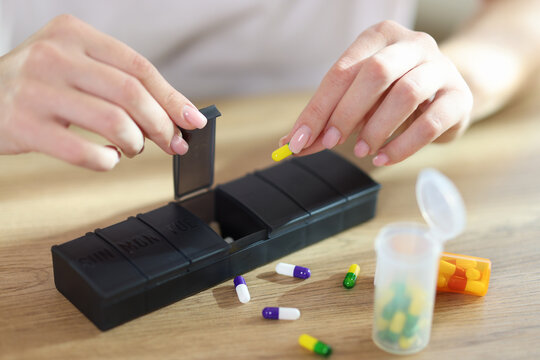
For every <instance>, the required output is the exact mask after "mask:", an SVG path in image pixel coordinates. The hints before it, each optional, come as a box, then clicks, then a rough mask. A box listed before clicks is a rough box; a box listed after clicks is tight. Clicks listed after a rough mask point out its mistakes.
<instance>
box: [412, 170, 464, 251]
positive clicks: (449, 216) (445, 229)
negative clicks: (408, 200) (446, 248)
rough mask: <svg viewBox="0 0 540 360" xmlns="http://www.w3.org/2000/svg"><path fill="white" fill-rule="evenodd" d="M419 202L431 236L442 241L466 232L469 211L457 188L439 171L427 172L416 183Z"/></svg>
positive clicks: (422, 173) (422, 172) (423, 172)
mask: <svg viewBox="0 0 540 360" xmlns="http://www.w3.org/2000/svg"><path fill="white" fill-rule="evenodd" d="M416 201H417V202H418V206H419V208H420V211H421V212H422V216H423V217H424V220H426V222H427V223H428V225H429V228H430V230H429V233H430V234H431V235H433V236H434V237H435V238H437V239H438V240H440V241H441V242H445V241H447V240H449V239H451V238H453V237H456V236H457V235H459V234H460V233H461V232H462V231H463V230H464V229H465V223H466V212H465V205H464V203H463V199H462V198H461V195H460V193H459V191H458V189H457V188H456V187H455V185H454V184H453V183H452V181H450V179H448V178H447V177H446V176H444V175H443V174H441V173H440V172H439V171H437V170H435V169H424V170H422V171H421V172H420V174H419V175H418V180H417V181H416Z"/></svg>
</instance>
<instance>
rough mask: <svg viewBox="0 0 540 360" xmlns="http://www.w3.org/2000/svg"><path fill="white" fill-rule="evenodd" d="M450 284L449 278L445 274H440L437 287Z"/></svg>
mask: <svg viewBox="0 0 540 360" xmlns="http://www.w3.org/2000/svg"><path fill="white" fill-rule="evenodd" d="M447 284H448V279H447V278H446V276H444V275H439V279H437V287H438V288H444V287H446V285H447Z"/></svg>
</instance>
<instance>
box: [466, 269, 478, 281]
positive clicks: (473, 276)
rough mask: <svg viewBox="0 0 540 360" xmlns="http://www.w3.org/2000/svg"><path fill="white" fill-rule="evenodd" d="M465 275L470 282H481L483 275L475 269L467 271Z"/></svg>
mask: <svg viewBox="0 0 540 360" xmlns="http://www.w3.org/2000/svg"><path fill="white" fill-rule="evenodd" d="M465 274H466V276H467V279H469V280H480V276H481V274H480V271H478V270H477V269H474V268H470V269H467V271H466V272H465Z"/></svg>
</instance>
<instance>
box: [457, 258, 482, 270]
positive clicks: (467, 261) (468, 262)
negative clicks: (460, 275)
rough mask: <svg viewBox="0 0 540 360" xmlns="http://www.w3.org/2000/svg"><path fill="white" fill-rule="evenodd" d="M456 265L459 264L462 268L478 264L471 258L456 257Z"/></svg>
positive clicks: (469, 267)
mask: <svg viewBox="0 0 540 360" xmlns="http://www.w3.org/2000/svg"><path fill="white" fill-rule="evenodd" d="M456 265H457V266H461V267H462V268H464V269H472V268H475V267H477V266H478V263H477V262H476V260H473V259H460V258H457V259H456Z"/></svg>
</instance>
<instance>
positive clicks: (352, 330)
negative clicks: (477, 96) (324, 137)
mask: <svg viewBox="0 0 540 360" xmlns="http://www.w3.org/2000/svg"><path fill="white" fill-rule="evenodd" d="M527 94H528V95H523V96H521V97H520V99H518V100H517V101H515V102H514V103H513V104H512V105H510V106H509V107H508V108H507V109H505V110H503V111H502V112H500V113H499V114H497V115H495V116H494V117H493V118H492V119H489V120H486V121H484V122H482V123H480V124H477V125H475V126H473V127H472V128H471V129H470V130H469V131H468V132H467V133H466V134H465V136H464V137H462V138H461V139H460V140H458V141H456V142H454V143H452V144H448V145H431V146H429V147H427V148H425V149H423V150H422V151H420V152H419V153H418V154H416V155H415V156H414V157H413V158H411V159H409V160H407V161H405V162H404V163H402V164H398V165H395V166H392V167H388V168H381V169H371V168H370V167H369V166H366V164H368V162H358V161H356V163H357V164H359V166H362V167H363V168H365V169H367V170H369V172H370V174H371V175H372V177H373V178H374V179H375V180H376V181H378V182H380V183H381V184H382V186H383V187H382V190H381V192H380V196H379V202H378V206H377V215H376V217H375V218H374V219H373V220H371V221H369V222H368V223H365V224H362V225H360V226H357V227H355V228H352V229H350V230H348V231H345V232H343V233H341V234H338V235H336V236H334V237H332V238H328V239H326V240H324V241H322V242H320V243H318V244H315V245H313V246H310V247H308V248H305V249H303V250H301V251H298V252H296V253H293V254H290V255H288V256H286V257H284V258H283V259H282V261H285V262H288V263H293V264H301V265H304V266H307V267H309V268H311V270H312V276H311V278H309V279H308V280H305V281H302V280H298V279H294V278H286V277H280V276H278V275H276V274H275V273H274V272H273V269H274V266H275V264H276V262H273V263H270V264H267V265H265V266H262V267H260V268H258V269H255V270H253V271H251V272H249V273H247V274H244V277H245V279H246V281H247V283H248V285H249V289H250V292H251V294H252V300H251V302H250V303H248V304H244V305H243V304H240V303H239V301H238V300H237V297H236V294H235V291H234V288H233V285H232V281H229V282H226V283H222V284H220V285H218V286H216V287H214V288H212V289H209V290H206V291H203V292H201V293H199V294H197V295H195V296H192V297H190V298H187V299H184V300H181V301H179V302H177V303H175V304H172V305H170V306H167V307H165V308H162V309H160V310H158V311H155V312H153V313H151V314H148V315H146V316H143V317H141V318H138V319H136V320H133V321H130V322H128V323H126V324H124V325H121V326H119V327H117V328H114V329H112V330H110V331H107V332H101V331H99V330H98V329H97V328H96V327H95V326H94V325H93V324H92V323H91V322H90V321H89V320H87V319H86V318H85V317H84V316H83V315H82V314H81V313H80V312H79V311H78V310H77V309H76V308H75V307H74V306H73V305H72V304H71V303H70V302H69V301H68V300H66V299H65V298H64V297H63V296H62V295H61V294H60V293H59V292H58V291H57V290H56V288H55V286H54V281H53V272H52V264H51V253H50V247H51V246H52V245H53V244H60V243H63V242H66V241H68V240H71V239H74V238H76V237H79V236H81V235H83V234H84V233H86V232H87V231H92V230H93V229H95V228H97V227H106V226H108V225H112V224H114V223H116V222H118V221H121V220H123V219H125V218H126V217H127V216H130V215H134V214H136V213H138V212H143V211H148V210H151V209H153V208H156V207H159V206H161V205H163V204H165V203H167V202H168V201H170V200H171V199H172V196H173V187H172V170H171V159H170V157H168V156H167V155H165V154H164V153H162V152H161V151H159V149H158V148H157V147H156V146H154V145H152V144H150V143H147V146H146V150H145V152H144V153H143V154H142V155H140V156H138V157H137V158H136V159H131V160H130V159H123V160H122V161H121V162H120V164H119V165H118V166H117V168H116V169H115V170H113V171H111V172H109V173H94V172H91V171H88V170H84V169H79V168H75V167H71V166H68V165H65V164H63V163H61V162H59V161H57V160H54V159H50V158H47V157H45V156H42V155H38V154H27V155H19V156H2V157H0V358H2V359H11V358H26V359H38V358H54V359H61V358H62V359H90V358H100V359H101V358H121V359H137V358H143V359H154V358H156V359H167V358H170V359H184V358H185V359H229V358H230V359H235V360H236V359H265V358H267V359H313V358H317V356H316V355H314V354H311V353H309V352H307V351H306V350H304V349H302V348H301V347H300V346H299V345H298V343H297V339H298V336H299V335H300V334H301V333H304V332H305V333H308V334H311V335H313V336H316V337H318V338H319V339H321V340H323V341H325V342H326V343H328V344H330V345H331V346H332V347H333V349H334V354H333V355H332V358H334V359H349V358H350V359H359V358H362V359H378V358H388V357H392V355H390V354H387V353H385V352H383V351H381V350H379V349H378V348H377V347H376V346H375V345H374V343H373V342H372V340H371V324H372V312H373V274H374V268H375V266H374V265H375V253H374V250H373V241H374V239H375V237H376V235H377V233H378V231H379V230H380V229H381V227H382V226H384V225H386V224H388V223H391V222H395V221H422V219H421V216H420V212H419V210H418V207H417V204H416V200H415V194H414V184H415V181H416V176H417V174H418V172H419V171H420V170H421V169H422V168H424V167H436V168H438V169H439V170H441V171H442V172H443V173H445V174H446V175H448V176H449V177H450V178H451V179H452V180H453V181H454V182H455V184H456V185H457V187H458V188H459V189H460V191H461V193H462V195H463V197H464V200H465V203H466V206H467V211H468V224H467V227H466V230H465V232H464V233H463V234H461V235H459V236H458V237H457V238H455V239H453V240H451V241H450V242H448V243H447V246H446V250H447V251H451V252H457V253H462V254H469V255H476V256H480V257H486V258H489V259H491V261H492V263H493V269H492V276H491V283H490V287H489V291H488V293H487V295H486V296H485V297H481V298H480V297H473V296H466V295H459V294H438V295H437V297H436V303H435V313H434V318H433V319H434V322H433V329H432V335H431V342H430V344H429V345H428V347H427V348H426V349H425V350H423V351H422V352H420V353H418V354H416V355H413V357H415V358H418V359H434V358H437V359H445V358H459V359H478V358H480V357H482V358H489V359H510V358H512V359H517V358H530V359H533V358H539V356H540V345H539V338H540V166H539V165H540V141H539V140H540V119H539V115H540V101H538V95H539V94H540V81H538V82H535V83H534V84H533V85H532V86H531V88H530V89H529V91H528V92H527ZM308 98H309V97H308V95H307V94H293V95H280V96H269V97H264V98H247V99H235V100H225V101H216V102H215V103H216V105H217V106H218V108H219V109H220V110H221V112H222V113H223V116H222V117H221V118H219V119H218V131H217V149H216V167H215V172H216V176H215V180H216V183H223V182H226V181H229V180H232V179H234V178H238V177H241V176H243V175H244V174H246V173H247V172H250V171H252V170H254V169H261V168H264V167H267V166H269V165H271V163H272V160H271V159H270V153H271V151H272V150H273V149H274V148H275V146H276V143H277V140H278V139H279V138H280V137H281V136H282V135H284V134H285V133H286V131H287V130H288V128H289V126H291V124H292V123H293V122H294V120H295V119H296V116H297V115H298V113H299V112H300V111H301V109H302V107H303V106H304V104H305V103H306V101H307V99H308ZM208 104H209V102H206V103H204V104H203V103H201V104H199V105H201V106H205V105H208ZM351 147H352V146H351V144H345V145H344V146H343V147H342V148H340V149H339V152H340V153H342V154H344V155H345V156H347V157H348V158H349V159H353V158H352V156H351ZM355 262H356V263H358V264H360V265H361V268H362V272H361V275H360V278H359V280H358V281H357V284H356V287H355V288H353V289H352V290H345V289H344V288H343V287H342V285H341V282H342V280H343V277H344V275H345V273H346V271H347V269H348V267H349V265H350V264H352V263H355ZM265 306H292V307H298V308H300V309H301V311H302V317H301V319H300V320H298V321H294V322H285V321H268V320H264V319H262V317H261V309H262V308H263V307H265Z"/></svg>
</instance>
